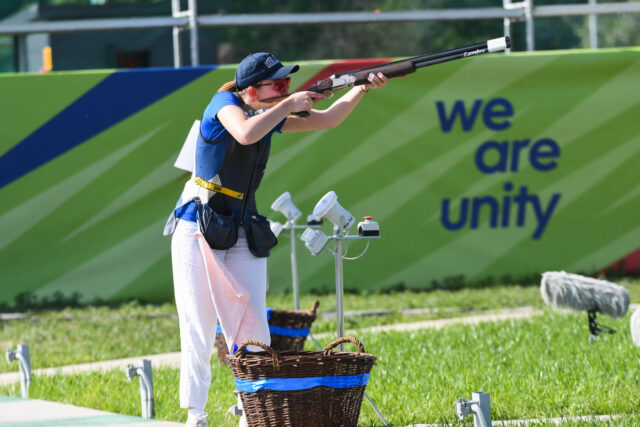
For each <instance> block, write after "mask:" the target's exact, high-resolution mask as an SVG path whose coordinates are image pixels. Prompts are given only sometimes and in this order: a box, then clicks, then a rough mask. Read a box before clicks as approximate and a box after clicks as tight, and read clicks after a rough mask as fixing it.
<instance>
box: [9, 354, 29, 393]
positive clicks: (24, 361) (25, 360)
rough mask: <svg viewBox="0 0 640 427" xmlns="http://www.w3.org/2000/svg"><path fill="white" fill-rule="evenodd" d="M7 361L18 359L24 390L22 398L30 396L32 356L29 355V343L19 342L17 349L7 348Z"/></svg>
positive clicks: (22, 388) (21, 383) (21, 386)
mask: <svg viewBox="0 0 640 427" xmlns="http://www.w3.org/2000/svg"><path fill="white" fill-rule="evenodd" d="M6 356H7V362H8V363H11V362H13V361H14V360H17V361H18V368H19V369H20V388H21V390H22V398H23V399H26V398H28V397H29V386H30V385H31V356H29V346H28V345H27V344H18V349H17V350H11V349H8V350H7V354H6Z"/></svg>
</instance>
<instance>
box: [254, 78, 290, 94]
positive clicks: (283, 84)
mask: <svg viewBox="0 0 640 427" xmlns="http://www.w3.org/2000/svg"><path fill="white" fill-rule="evenodd" d="M260 86H274V88H275V89H276V90H278V89H279V88H280V90H279V92H280V93H283V92H285V91H287V90H288V89H289V86H291V77H283V78H281V79H275V80H274V81H272V82H271V83H257V84H254V85H253V87H260Z"/></svg>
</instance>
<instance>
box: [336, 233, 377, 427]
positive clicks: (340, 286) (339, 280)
mask: <svg viewBox="0 0 640 427" xmlns="http://www.w3.org/2000/svg"><path fill="white" fill-rule="evenodd" d="M342 229H343V227H342V226H340V227H334V229H333V236H331V237H330V239H333V240H335V242H336V243H335V253H334V256H335V259H336V262H335V267H336V315H337V319H338V338H342V337H343V336H344V304H343V302H344V274H343V270H342V257H343V255H342V250H343V247H342V242H343V240H357V239H379V238H380V236H345V235H344V234H343V231H342ZM338 348H339V349H340V351H342V350H343V345H342V344H339V345H338ZM364 397H366V398H367V401H368V402H369V404H370V405H371V407H372V408H373V410H374V411H375V412H376V414H378V417H379V418H380V420H381V421H382V422H383V424H384V425H385V426H387V425H389V423H388V422H387V420H386V419H385V417H384V416H383V415H382V413H381V412H380V410H379V409H378V407H377V406H376V405H375V404H374V403H373V401H372V400H371V398H370V397H369V395H368V394H367V392H365V393H364Z"/></svg>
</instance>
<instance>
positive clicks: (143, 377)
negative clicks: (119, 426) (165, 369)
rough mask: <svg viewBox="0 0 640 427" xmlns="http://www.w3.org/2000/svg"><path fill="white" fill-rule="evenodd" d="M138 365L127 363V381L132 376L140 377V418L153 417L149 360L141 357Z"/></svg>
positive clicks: (153, 408)
mask: <svg viewBox="0 0 640 427" xmlns="http://www.w3.org/2000/svg"><path fill="white" fill-rule="evenodd" d="M140 362H141V365H140V366H133V365H129V366H128V367H127V371H126V374H127V378H129V381H131V380H132V379H133V377H138V376H139V377H140V403H141V405H142V418H155V416H156V412H155V403H154V400H153V373H152V371H151V361H150V360H149V359H142V360H141V361H140Z"/></svg>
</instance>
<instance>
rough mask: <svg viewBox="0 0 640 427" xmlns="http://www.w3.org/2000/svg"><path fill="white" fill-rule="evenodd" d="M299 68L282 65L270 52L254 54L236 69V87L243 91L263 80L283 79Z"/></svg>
mask: <svg viewBox="0 0 640 427" xmlns="http://www.w3.org/2000/svg"><path fill="white" fill-rule="evenodd" d="M299 68H300V67H298V66H297V65H282V63H281V62H280V61H278V59H277V58H276V57H275V56H273V55H272V54H270V53H268V52H258V53H252V54H250V55H249V56H247V57H246V58H244V59H243V60H242V62H240V64H238V68H236V86H238V89H240V90H242V89H246V88H248V87H249V86H251V85H254V84H256V83H258V82H259V81H262V80H275V79H281V78H283V77H286V76H287V75H288V74H291V73H295V72H296V71H298V69H299Z"/></svg>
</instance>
